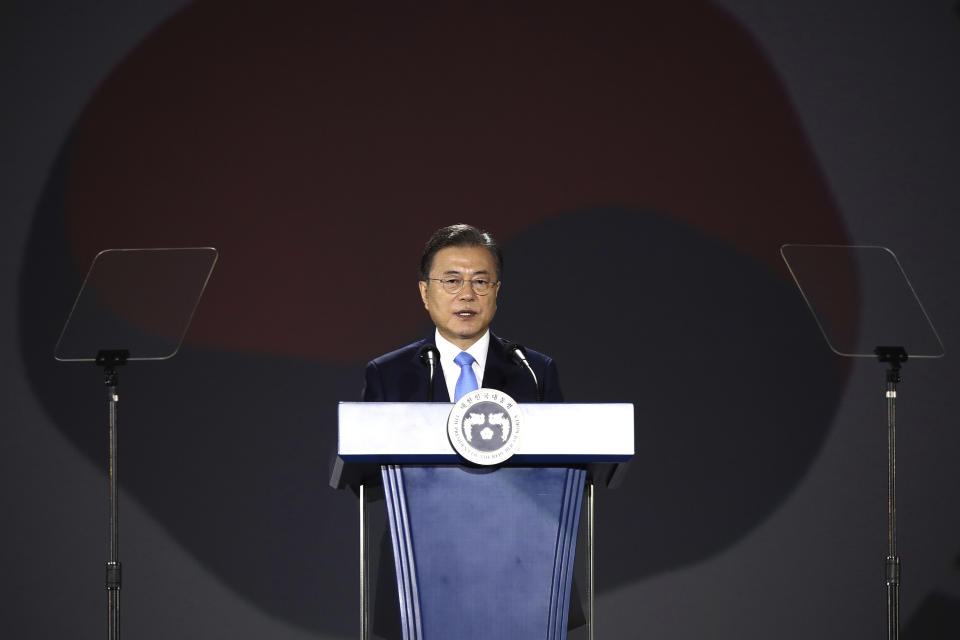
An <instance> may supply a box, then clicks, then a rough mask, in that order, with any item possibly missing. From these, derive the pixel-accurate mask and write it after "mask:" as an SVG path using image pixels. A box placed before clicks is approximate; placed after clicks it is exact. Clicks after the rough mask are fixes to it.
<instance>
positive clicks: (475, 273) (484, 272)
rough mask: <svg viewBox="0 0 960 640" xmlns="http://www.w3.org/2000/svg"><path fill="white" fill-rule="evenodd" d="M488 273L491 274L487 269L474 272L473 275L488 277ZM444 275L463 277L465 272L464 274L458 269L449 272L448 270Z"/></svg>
mask: <svg viewBox="0 0 960 640" xmlns="http://www.w3.org/2000/svg"><path fill="white" fill-rule="evenodd" d="M488 273H490V272H489V271H487V270H486V269H480V270H479V271H474V272H473V275H478V274H479V275H487V274H488ZM443 275H445V276H459V275H463V272H462V271H458V270H456V269H448V270H446V271H444V272H443Z"/></svg>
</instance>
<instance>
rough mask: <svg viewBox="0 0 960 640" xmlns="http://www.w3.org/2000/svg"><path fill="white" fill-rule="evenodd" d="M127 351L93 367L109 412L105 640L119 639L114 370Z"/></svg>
mask: <svg viewBox="0 0 960 640" xmlns="http://www.w3.org/2000/svg"><path fill="white" fill-rule="evenodd" d="M129 357H130V352H129V351H127V350H126V349H118V350H113V351H100V352H98V353H97V360H96V363H97V365H98V366H101V367H103V372H104V383H105V384H106V387H107V404H108V406H109V412H110V418H109V420H110V427H109V437H108V440H109V454H108V467H109V469H108V476H107V479H108V484H109V489H110V513H109V516H108V528H109V534H108V537H107V549H108V552H107V553H108V555H107V640H119V639H120V558H119V547H120V535H119V529H118V524H117V404H118V403H119V402H120V395H119V392H118V389H119V376H118V375H117V370H116V368H117V367H118V366H120V365H123V364H126V363H127V358H129Z"/></svg>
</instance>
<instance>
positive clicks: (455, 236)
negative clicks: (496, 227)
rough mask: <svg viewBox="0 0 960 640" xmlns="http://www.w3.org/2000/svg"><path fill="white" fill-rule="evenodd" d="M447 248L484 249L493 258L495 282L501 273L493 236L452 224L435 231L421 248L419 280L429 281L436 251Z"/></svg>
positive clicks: (463, 225) (501, 268) (501, 267)
mask: <svg viewBox="0 0 960 640" xmlns="http://www.w3.org/2000/svg"><path fill="white" fill-rule="evenodd" d="M447 247H486V248H487V249H488V250H489V251H490V254H491V255H492V256H493V263H494V265H495V266H496V268H497V281H498V282H499V281H500V275H501V273H502V272H503V254H502V253H501V252H500V247H499V246H498V245H497V241H496V240H494V239H493V236H492V235H490V234H489V233H487V232H486V231H482V230H481V229H477V228H476V227H473V226H471V225H469V224H452V225H450V226H449V227H443V228H442V229H437V230H436V231H434V232H433V235H432V236H430V239H429V240H427V244H425V245H424V246H423V255H422V256H421V257H420V279H421V280H424V281H429V278H430V268H431V267H432V266H433V256H435V255H437V251H440V250H441V249H446V248H447Z"/></svg>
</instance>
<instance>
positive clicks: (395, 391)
mask: <svg viewBox="0 0 960 640" xmlns="http://www.w3.org/2000/svg"><path fill="white" fill-rule="evenodd" d="M502 269H503V256H502V254H501V252H500V248H499V247H498V246H497V244H496V241H494V239H493V237H492V236H491V235H490V234H489V233H486V232H484V231H481V230H479V229H477V228H476V227H472V226H470V225H466V224H456V225H452V226H449V227H444V228H442V229H439V230H437V231H436V232H435V233H434V234H433V236H431V238H430V240H429V241H427V244H426V246H425V247H424V250H423V255H422V257H421V259H420V297H421V299H422V300H423V306H424V308H426V310H427V312H428V313H429V314H430V319H431V320H433V323H434V325H436V330H435V331H434V334H433V335H432V336H431V337H429V338H425V339H423V340H420V341H419V342H414V343H413V344H409V345H407V346H405V347H403V348H401V349H397V350H396V351H392V352H390V353H388V354H386V355H382V356H380V357H379V358H376V359H375V360H372V361H371V362H369V363H367V368H366V380H365V384H364V388H363V399H364V400H367V401H386V402H425V401H426V400H427V398H428V393H427V385H428V373H427V368H426V366H425V365H424V364H423V361H422V359H421V357H420V354H421V349H422V348H423V346H424V345H426V344H435V345H436V347H437V350H438V351H439V353H440V363H439V364H440V366H439V367H437V371H436V375H435V377H434V389H433V399H434V400H435V401H437V402H451V401H454V400H456V399H459V396H460V395H462V394H463V392H464V390H469V389H471V388H487V389H497V390H500V391H503V392H504V393H506V394H507V395H509V396H511V397H512V398H513V399H514V400H516V401H518V402H535V401H536V400H537V388H536V387H535V386H534V382H533V378H532V376H530V373H529V372H528V371H527V370H526V369H525V368H524V367H521V366H520V365H518V364H517V363H516V362H515V360H514V358H513V357H512V355H511V353H510V351H511V350H512V349H510V348H508V347H510V345H511V343H509V342H508V341H506V340H503V339H501V338H499V337H498V336H496V335H494V334H493V333H492V332H491V331H490V322H491V321H492V320H493V317H494V315H495V314H496V311H497V294H498V293H499V291H500V285H501V281H500V277H501V274H502ZM525 353H526V358H527V361H528V362H529V363H530V366H531V368H532V369H533V371H534V372H535V373H536V377H537V380H538V381H539V384H540V389H541V390H542V394H543V400H544V401H545V402H562V401H563V393H562V392H561V390H560V382H559V379H558V376H557V368H556V365H555V364H554V362H553V360H552V359H550V358H549V357H547V356H545V355H543V354H542V353H538V352H536V351H533V350H529V349H528V350H526V351H525ZM463 354H466V355H463ZM471 374H472V377H471Z"/></svg>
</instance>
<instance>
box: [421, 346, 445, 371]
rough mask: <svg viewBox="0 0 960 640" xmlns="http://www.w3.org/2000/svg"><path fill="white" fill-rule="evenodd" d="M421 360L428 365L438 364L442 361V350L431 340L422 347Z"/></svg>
mask: <svg viewBox="0 0 960 640" xmlns="http://www.w3.org/2000/svg"><path fill="white" fill-rule="evenodd" d="M420 362H422V363H423V364H425V365H426V366H428V367H429V366H437V363H438V362H440V351H438V350H437V348H436V347H435V346H434V345H432V344H430V343H429V342H428V343H427V344H425V345H423V346H422V347H420Z"/></svg>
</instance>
